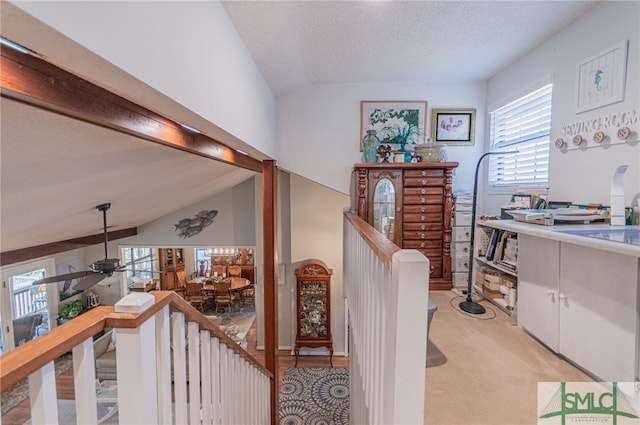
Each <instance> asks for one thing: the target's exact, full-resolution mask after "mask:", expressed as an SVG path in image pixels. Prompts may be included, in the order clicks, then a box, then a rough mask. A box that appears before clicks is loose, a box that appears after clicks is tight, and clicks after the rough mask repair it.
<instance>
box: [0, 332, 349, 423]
mask: <svg viewBox="0 0 640 425" xmlns="http://www.w3.org/2000/svg"><path fill="white" fill-rule="evenodd" d="M256 344H257V333H256V322H253V326H251V329H250V330H249V332H248V333H247V352H248V353H249V354H251V355H252V356H253V357H254V358H256V359H257V360H258V361H259V362H260V363H262V364H263V365H264V351H258V350H257V349H256ZM295 360H296V359H295V356H291V355H290V350H286V351H280V352H279V353H278V364H279V367H278V382H280V383H281V382H282V377H283V376H284V372H285V371H286V370H287V368H290V367H294V366H293V365H294V364H295ZM298 367H329V357H328V356H299V357H298ZM333 367H349V357H344V356H333ZM56 388H57V394H58V399H60V400H73V399H75V393H74V389H73V371H72V370H71V369H70V370H69V371H67V372H65V373H63V374H62V375H60V376H59V377H58V378H56ZM30 418H31V410H30V404H29V399H26V400H25V401H23V402H22V403H20V404H18V405H17V406H16V407H14V408H13V409H11V410H10V411H9V412H7V413H6V414H5V415H3V416H2V424H3V425H22V424H24V423H25V422H26V421H27V420H29V419H30Z"/></svg>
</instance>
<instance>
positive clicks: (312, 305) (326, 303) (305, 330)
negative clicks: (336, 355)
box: [294, 260, 333, 367]
mask: <svg viewBox="0 0 640 425" xmlns="http://www.w3.org/2000/svg"><path fill="white" fill-rule="evenodd" d="M331 274H332V271H331V269H329V268H327V266H326V264H324V263H323V262H322V261H319V260H313V261H309V262H307V263H305V264H304V265H303V266H302V267H300V268H299V269H297V270H296V271H295V275H296V282H297V283H296V301H297V302H296V306H297V312H298V314H297V316H298V319H297V323H296V325H297V326H296V345H295V350H294V351H295V355H296V366H297V365H298V355H299V354H300V348H301V347H309V348H317V347H326V348H327V349H328V350H329V363H330V364H331V367H333V342H332V338H331Z"/></svg>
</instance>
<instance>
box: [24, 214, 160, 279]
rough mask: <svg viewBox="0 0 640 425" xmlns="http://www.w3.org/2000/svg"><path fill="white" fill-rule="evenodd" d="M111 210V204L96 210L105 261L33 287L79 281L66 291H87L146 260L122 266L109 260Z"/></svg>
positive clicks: (115, 260)
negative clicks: (108, 216)
mask: <svg viewBox="0 0 640 425" xmlns="http://www.w3.org/2000/svg"><path fill="white" fill-rule="evenodd" d="M109 208H111V204H109V203H107V204H100V205H98V206H97V207H96V210H98V211H101V212H102V218H103V227H104V259H103V260H98V261H96V262H94V263H91V264H90V265H89V269H90V270H84V271H80V272H73V273H66V274H61V275H58V276H51V277H45V278H44V279H38V280H35V281H33V283H32V285H33V286H39V285H42V284H43V283H53V282H61V281H65V283H67V282H68V284H69V285H71V282H72V281H73V280H75V279H79V281H78V282H77V284H76V285H75V286H74V287H73V288H66V287H65V288H64V290H65V291H66V290H68V289H73V290H74V291H85V290H87V289H89V288H91V287H92V286H94V285H96V284H97V283H98V282H100V281H101V280H103V279H106V278H107V277H110V276H111V275H113V273H114V272H123V271H126V267H127V266H130V265H131V264H133V263H135V262H138V261H142V260H145V259H146V258H148V257H142V258H138V259H136V260H134V261H132V262H130V263H128V264H123V265H120V259H119V258H109V253H108V251H107V242H108V241H109V239H108V236H107V210H108V209H109Z"/></svg>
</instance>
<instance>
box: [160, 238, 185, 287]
mask: <svg viewBox="0 0 640 425" xmlns="http://www.w3.org/2000/svg"><path fill="white" fill-rule="evenodd" d="M158 255H159V256H160V289H161V290H163V291H173V290H175V289H176V286H177V281H176V272H179V271H182V270H184V255H183V252H182V248H160V249H158Z"/></svg>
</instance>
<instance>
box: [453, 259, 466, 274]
mask: <svg viewBox="0 0 640 425" xmlns="http://www.w3.org/2000/svg"><path fill="white" fill-rule="evenodd" d="M453 271H454V272H467V271H469V257H468V256H467V257H454V258H453Z"/></svg>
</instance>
